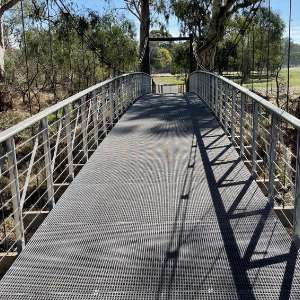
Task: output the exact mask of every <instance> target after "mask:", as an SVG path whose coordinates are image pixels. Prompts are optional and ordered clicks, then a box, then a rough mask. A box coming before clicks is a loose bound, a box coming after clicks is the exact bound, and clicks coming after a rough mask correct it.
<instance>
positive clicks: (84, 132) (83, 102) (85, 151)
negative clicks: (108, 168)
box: [80, 96, 89, 160]
mask: <svg viewBox="0 0 300 300" xmlns="http://www.w3.org/2000/svg"><path fill="white" fill-rule="evenodd" d="M86 99H87V97H86V96H83V97H82V98H81V99H80V106H81V109H80V111H81V134H82V147H83V155H84V157H85V159H86V160H88V158H89V156H88V140H87V125H88V124H87V113H86Z"/></svg>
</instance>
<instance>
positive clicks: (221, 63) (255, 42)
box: [216, 8, 284, 81]
mask: <svg viewBox="0 0 300 300" xmlns="http://www.w3.org/2000/svg"><path fill="white" fill-rule="evenodd" d="M243 24H245V16H243V15H241V16H236V18H235V19H233V20H232V21H231V22H230V23H228V29H227V34H226V35H225V38H224V40H223V41H222V43H220V44H219V49H218V52H217V57H216V64H217V66H218V70H219V72H222V71H223V70H241V71H242V74H243V78H242V80H243V81H247V79H248V78H249V76H250V73H251V71H252V69H253V65H254V70H258V71H259V73H260V74H262V72H263V71H265V70H266V69H267V68H268V69H269V71H270V72H271V74H274V73H275V72H276V70H277V69H278V68H279V67H281V65H282V63H283V55H282V53H283V52H282V51H283V47H282V36H283V31H284V22H283V20H282V19H281V18H280V16H279V15H278V14H276V13H274V12H272V11H271V13H270V15H269V11H268V9H266V8H261V9H259V10H258V12H257V15H256V17H255V18H254V20H253V23H252V25H251V26H250V27H249V28H248V29H247V30H246V31H245V32H244V33H242V34H240V41H237V40H236V37H237V36H238V34H239V32H240V30H241V28H243ZM237 42H238V43H237ZM268 45H269V46H268ZM253 58H254V61H253ZM254 70H253V71H254Z"/></svg>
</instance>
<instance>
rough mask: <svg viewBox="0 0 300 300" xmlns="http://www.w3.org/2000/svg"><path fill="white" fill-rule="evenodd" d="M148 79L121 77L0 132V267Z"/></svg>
mask: <svg viewBox="0 0 300 300" xmlns="http://www.w3.org/2000/svg"><path fill="white" fill-rule="evenodd" d="M150 92H151V77H150V75H148V74H145V73H142V72H136V73H129V74H124V75H121V76H118V77H115V78H111V79H108V80H105V81H103V82H101V83H98V84H96V85H94V86H92V87H89V88H87V89H85V90H83V91H81V92H79V93H77V94H75V95H73V96H71V97H69V98H67V99H65V100H63V101H61V102H59V103H57V104H55V105H53V106H51V107H49V108H46V109H45V110H43V111H41V112H39V113H37V114H36V115H34V116H32V117H30V118H28V119H26V120H24V121H22V122H20V123H19V124H17V125H15V126H12V127H11V128H8V129H6V130H4V131H2V132H0V268H1V267H2V266H1V264H2V261H3V260H4V259H5V257H6V256H9V255H10V254H11V253H12V252H13V253H16V252H20V251H21V250H22V249H23V247H24V246H25V242H26V241H27V240H28V239H29V238H30V236H31V234H32V231H34V230H33V228H36V227H38V225H39V224H40V223H41V220H42V219H43V216H44V215H47V213H48V212H49V211H50V210H51V209H52V208H53V207H54V206H55V204H56V202H57V200H58V199H59V198H60V196H61V195H62V194H63V192H64V190H65V189H66V188H67V186H68V185H69V184H70V183H71V182H72V181H73V179H74V177H75V176H76V174H77V173H78V172H79V170H80V169H81V167H82V166H83V165H84V164H85V163H86V162H87V161H88V159H89V157H90V156H91V154H92V153H93V152H94V151H95V150H96V149H97V147H98V145H99V144H100V143H101V141H102V140H103V139H104V138H105V136H106V135H107V134H108V132H109V130H110V129H111V128H112V127H113V126H114V124H115V123H116V122H117V121H118V120H119V118H120V117H121V116H122V114H123V113H124V112H125V111H126V110H127V108H128V107H129V106H130V105H131V104H132V103H133V102H134V101H135V100H136V99H138V98H139V97H141V96H142V95H145V94H147V93H150Z"/></svg>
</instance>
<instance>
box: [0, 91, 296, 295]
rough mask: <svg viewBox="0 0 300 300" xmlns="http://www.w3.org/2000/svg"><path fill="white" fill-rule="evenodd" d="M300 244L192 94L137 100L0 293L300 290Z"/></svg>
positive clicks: (290, 292) (4, 281) (261, 292)
mask: <svg viewBox="0 0 300 300" xmlns="http://www.w3.org/2000/svg"><path fill="white" fill-rule="evenodd" d="M299 267H300V265H299V259H297V251H296V249H295V248H293V246H292V244H291V239H290V237H289V236H288V234H287V233H286V231H285V229H284V227H283V226H282V225H281V223H280V222H279V220H278V219H277V218H276V216H274V214H273V212H272V210H271V207H270V205H269V204H268V202H267V199H266V198H265V197H264V195H263V194H262V192H261V191H260V189H259V188H258V186H257V184H256V183H255V182H254V181H253V180H252V178H251V177H250V173H249V171H248V170H247V169H246V167H245V166H244V164H243V163H242V162H241V161H240V160H239V156H238V154H237V153H236V151H235V149H234V148H233V147H232V146H231V144H230V141H229V139H228V138H227V136H226V135H225V134H224V132H223V130H222V129H221V128H220V127H219V125H218V123H217V122H216V120H215V119H214V117H213V116H212V114H211V113H210V112H209V110H208V109H207V108H206V106H205V105H204V104H203V103H202V102H201V101H200V100H199V99H197V98H196V97H195V96H190V97H189V98H188V99H185V98H184V97H181V96H175V95H164V96H147V97H145V98H143V99H140V100H139V101H137V102H136V103H135V104H134V105H133V106H132V107H131V108H130V109H129V111H128V112H127V113H126V114H125V115H124V116H123V117H122V119H121V120H120V121H119V123H118V124H117V125H116V126H115V128H114V129H113V130H112V131H111V133H110V134H109V135H108V137H107V138H106V139H105V140H104V142H103V143H102V144H101V145H100V147H99V149H98V150H97V151H96V152H95V153H94V154H93V156H92V157H91V159H90V161H89V162H88V163H87V164H86V166H85V167H84V168H83V169H82V170H81V172H80V173H79V175H78V177H77V178H76V179H75V181H74V182H73V183H72V184H71V186H70V187H69V188H68V190H67V191H66V193H65V194H64V195H63V197H62V198H61V199H60V201H59V203H58V205H57V206H56V207H55V209H54V210H53V211H52V212H51V213H50V215H49V216H48V217H47V219H46V221H45V222H44V223H43V225H42V226H41V227H40V228H39V229H38V231H37V232H36V234H35V235H34V237H33V238H32V239H31V241H30V242H29V244H28V245H27V247H26V248H25V250H24V251H23V252H22V253H21V255H20V256H19V258H18V259H17V261H16V262H15V263H14V265H13V267H12V268H11V269H10V270H9V272H8V273H7V274H6V276H5V277H4V278H3V279H2V281H1V283H0V299H5V300H8V299H22V300H23V299H38V300H41V299H180V300H182V299H264V300H265V299H279V298H281V299H288V298H289V297H290V299H299V298H300V283H299V278H300V275H299V274H300V272H299V271H300V268H299Z"/></svg>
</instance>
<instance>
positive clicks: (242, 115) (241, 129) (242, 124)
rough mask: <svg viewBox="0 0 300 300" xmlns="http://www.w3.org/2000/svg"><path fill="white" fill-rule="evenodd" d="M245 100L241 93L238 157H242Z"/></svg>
mask: <svg viewBox="0 0 300 300" xmlns="http://www.w3.org/2000/svg"><path fill="white" fill-rule="evenodd" d="M245 98H246V95H245V94H244V93H242V92H241V107H240V110H241V112H240V157H241V158H243V156H244V121H245V120H244V119H245Z"/></svg>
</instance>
